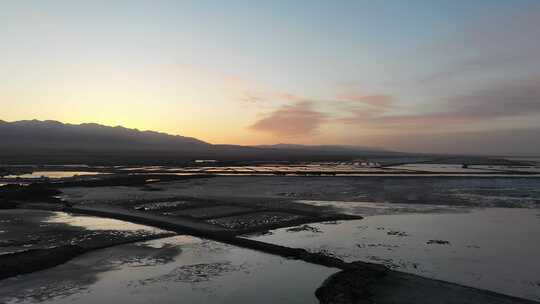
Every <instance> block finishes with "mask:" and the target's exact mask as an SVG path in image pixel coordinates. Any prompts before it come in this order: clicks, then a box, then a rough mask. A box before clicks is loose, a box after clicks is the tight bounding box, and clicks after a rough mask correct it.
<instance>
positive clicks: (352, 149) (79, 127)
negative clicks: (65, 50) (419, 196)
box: [0, 120, 403, 163]
mask: <svg viewBox="0 0 540 304" xmlns="http://www.w3.org/2000/svg"><path fill="white" fill-rule="evenodd" d="M0 143H1V147H2V149H1V150H0V163H12V162H34V161H36V160H38V159H39V160H40V162H43V161H49V162H52V163H56V162H59V161H62V162H64V163H65V162H66V161H74V162H80V161H82V162H130V163H131V162H145V163H148V162H177V161H185V160H189V159H220V160H265V161H268V160H276V161H279V160H304V159H305V160H337V159H340V160H341V159H352V158H358V157H363V156H367V155H382V156H390V155H395V154H399V155H403V154H401V153H397V152H389V151H384V150H380V149H375V148H368V147H357V146H339V145H328V146H324V145H319V146H306V145H295V144H277V145H260V146H239V145H214V144H210V143H207V142H204V141H202V140H199V139H196V138H192V137H185V136H179V135H170V134H166V133H160V132H154V131H139V130H137V129H128V128H124V127H121V126H117V127H109V126H103V125H99V124H94V123H85V124H64V123H61V122H58V121H51V120H46V121H40V120H23V121H15V122H5V121H1V120H0Z"/></svg>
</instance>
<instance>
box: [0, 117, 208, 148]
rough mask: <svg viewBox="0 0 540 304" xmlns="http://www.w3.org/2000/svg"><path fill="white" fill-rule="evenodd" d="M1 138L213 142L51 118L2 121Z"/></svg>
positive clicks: (106, 144)
mask: <svg viewBox="0 0 540 304" xmlns="http://www.w3.org/2000/svg"><path fill="white" fill-rule="evenodd" d="M0 140H1V142H2V145H3V146H4V147H10V148H29V149H36V148H46V149H51V150H55V149H84V150H125V149H128V150H200V149H204V148H208V147H209V146H210V144H208V143H206V142H204V141H201V140H198V139H195V138H192V137H184V136H174V135H169V134H166V133H159V132H153V131H139V130H137V129H127V128H124V127H120V126H118V127H107V126H103V125H99V124H94V123H88V124H80V125H74V124H63V123H61V122H58V121H51V120H47V121H39V120H23V121H16V122H11V123H9V122H4V121H0Z"/></svg>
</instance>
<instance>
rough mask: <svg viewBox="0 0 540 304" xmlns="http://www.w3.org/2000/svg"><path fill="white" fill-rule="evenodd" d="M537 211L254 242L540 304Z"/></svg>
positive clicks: (356, 226) (314, 231)
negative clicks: (366, 263) (364, 263)
mask: <svg viewBox="0 0 540 304" xmlns="http://www.w3.org/2000/svg"><path fill="white" fill-rule="evenodd" d="M537 214H538V210H536V209H517V208H516V209H505V208H492V209H482V210H473V211H471V212H469V213H443V214H394V215H378V216H371V217H367V218H365V219H363V220H357V221H345V222H339V223H321V224H310V227H311V228H310V229H285V228H284V229H277V230H275V231H272V233H271V234H267V235H262V236H261V235H259V236H253V237H252V238H254V239H257V240H260V241H264V242H269V243H275V244H280V245H284V246H293V247H302V248H306V249H308V250H311V251H322V252H326V253H329V254H333V255H336V256H338V257H340V258H343V259H344V260H347V261H355V260H363V261H369V262H374V263H381V264H384V265H386V266H388V267H390V268H393V269H398V270H401V271H406V272H411V273H415V274H419V275H422V276H427V277H432V278H437V279H442V280H447V281H451V282H457V283H461V284H465V285H469V286H474V287H479V288H484V289H490V290H493V291H497V292H502V293H507V294H511V295H515V296H520V297H526V298H529V299H534V300H540V277H539V276H538V274H540V263H539V262H538V257H539V256H540V243H539V242H538V241H537V240H538V236H539V235H540V219H539V218H538V216H537Z"/></svg>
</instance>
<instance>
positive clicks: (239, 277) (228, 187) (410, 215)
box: [0, 176, 540, 303]
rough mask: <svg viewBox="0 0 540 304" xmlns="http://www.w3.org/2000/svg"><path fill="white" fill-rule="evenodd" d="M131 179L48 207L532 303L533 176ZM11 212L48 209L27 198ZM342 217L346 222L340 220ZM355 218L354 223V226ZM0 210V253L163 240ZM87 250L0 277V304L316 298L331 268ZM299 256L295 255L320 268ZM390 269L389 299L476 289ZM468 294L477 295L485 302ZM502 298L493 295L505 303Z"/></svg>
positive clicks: (152, 249) (190, 245)
mask: <svg viewBox="0 0 540 304" xmlns="http://www.w3.org/2000/svg"><path fill="white" fill-rule="evenodd" d="M139 179H140V180H141V181H142V184H141V183H140V181H138V180H139ZM138 180H137V181H136V183H135V184H134V185H131V186H128V185H123V184H122V183H123V181H122V183H119V184H118V185H115V186H106V185H102V184H103V183H101V182H100V183H99V184H91V185H89V186H86V187H75V186H76V183H75V182H71V184H70V185H69V186H66V187H61V186H60V187H59V189H60V191H61V194H60V195H59V196H58V198H59V200H58V201H54V202H50V203H48V206H53V205H54V206H56V207H55V208H58V206H61V207H62V208H63V207H66V206H67V207H68V208H70V210H72V211H79V212H83V213H84V212H87V214H99V215H101V216H116V217H117V218H122V219H124V220H126V219H128V220H133V221H135V222H139V223H144V224H151V223H154V224H156V223H158V224H159V223H160V224H161V226H159V227H165V226H167V227H177V228H178V230H175V231H177V232H181V233H185V231H184V230H182V229H184V228H187V230H188V231H192V232H197V233H201V234H202V235H203V236H204V238H207V237H209V236H210V237H213V236H215V237H216V238H214V240H220V241H222V242H223V241H225V242H227V241H229V240H231V238H234V236H235V235H237V234H242V233H248V232H257V234H256V235H250V236H249V237H250V239H253V240H259V241H264V242H267V243H269V244H279V245H285V246H288V247H295V248H296V247H300V248H305V249H308V250H309V251H311V252H317V253H319V255H318V256H326V257H336V258H339V259H342V260H344V261H346V262H353V261H358V260H359V261H366V262H371V263H377V264H381V265H384V266H386V267H388V268H389V269H395V270H399V271H405V272H408V273H411V274H419V275H421V276H424V277H429V278H436V279H442V280H448V281H452V282H456V283H461V284H465V285H469V286H474V287H480V288H485V289H489V290H492V291H497V292H503V293H506V294H509V295H515V296H520V297H525V298H528V299H532V300H540V278H538V276H537V274H538V273H540V268H539V267H538V265H540V263H538V262H537V257H538V256H540V244H538V242H535V241H534V240H535V236H537V235H538V234H540V211H538V210H539V209H538V207H539V206H540V190H539V189H540V178H535V177H527V178H518V177H493V176H491V177H466V178H464V177H428V176H415V177H406V176H401V177H389V176H387V177H335V176H333V177H319V176H311V177H305V176H303V177H299V176H220V177H211V178H210V177H204V176H203V177H198V178H193V179H192V178H186V179H182V180H176V181H170V182H158V181H155V180H153V179H147V178H146V177H145V176H144V177H141V178H138ZM130 183H131V181H130ZM55 185H57V184H55ZM20 206H26V207H32V208H49V207H47V204H41V205H40V204H39V202H34V201H32V202H26V203H21V204H20V205H19V207H20ZM502 207H504V208H502ZM524 207H526V208H524ZM2 212H4V213H2ZM348 215H353V216H355V217H356V220H347V221H343V220H340V219H343V218H347V217H348ZM358 215H362V216H367V217H366V218H365V219H362V220H358V218H359V217H358ZM0 218H2V219H4V221H3V222H0V239H1V240H7V241H5V242H4V245H5V246H3V247H2V246H1V245H0V249H2V248H3V250H5V252H6V253H9V252H13V251H24V250H29V249H44V248H51V246H52V247H58V246H60V247H61V246H64V245H66V246H70V245H72V244H75V245H76V246H79V247H81V248H87V249H90V250H92V249H97V248H101V247H106V246H110V245H113V244H118V243H121V242H125V241H131V242H133V241H135V240H136V239H135V237H146V236H150V237H156V235H157V234H159V233H165V234H166V232H164V231H160V230H154V231H152V229H150V228H148V227H145V226H139V225H134V224H126V222H121V221H120V222H119V221H114V220H112V222H111V220H104V219H102V218H96V217H88V216H73V215H69V214H66V213H61V212H45V211H25V210H13V209H11V210H4V211H0ZM352 218H353V217H349V219H352ZM317 222H318V223H317ZM516 223H519V224H516ZM2 225H4V226H2ZM132 225H134V226H132ZM276 228H279V229H277V230H276ZM167 229H168V228H167ZM268 229H270V230H271V231H270V232H267V231H266V230H268ZM36 233H37V234H40V235H39V236H38V237H36V236H35V234H36ZM201 234H197V235H199V236H201ZM104 241H106V242H105V244H106V246H102V245H103V244H104ZM232 243H235V242H232ZM229 244H230V243H229ZM238 245H239V246H245V245H246V244H245V243H242V242H239V243H238ZM248 245H250V244H248ZM251 245H252V244H251ZM255 245H257V246H259V245H260V244H255ZM250 248H253V247H250ZM261 249H263V251H264V250H266V249H264V248H262V247H261ZM270 249H271V250H270V251H272V250H276V249H275V248H270ZM90 250H86V251H84V252H79V251H77V252H76V253H77V254H76V255H74V256H71V255H70V256H69V259H66V261H67V260H70V259H71V260H70V261H69V262H68V263H66V264H64V265H60V266H56V267H54V268H50V269H47V270H42V271H40V272H36V273H32V274H26V275H23V276H19V277H16V278H9V279H7V280H3V281H1V282H0V302H7V303H18V302H22V303H26V302H36V301H37V302H45V303H67V302H73V301H77V302H78V303H94V302H97V301H100V300H101V301H107V302H109V301H110V299H112V300H114V301H117V302H121V303H123V302H141V303H143V302H148V301H149V300H150V299H156V301H157V302H172V301H177V300H178V298H180V297H182V299H186V302H188V303H199V302H200V303H204V302H208V301H210V300H212V302H218V303H233V302H234V303H238V302H240V303H247V302H250V303H251V302H257V303H259V302H264V301H267V302H268V303H275V302H287V303H316V302H317V299H316V298H315V290H316V289H317V287H319V286H320V284H321V283H322V281H324V279H325V278H326V277H328V276H329V275H330V274H332V273H336V272H337V271H338V269H337V268H327V267H324V266H320V265H319V266H318V265H312V264H306V263H304V262H302V261H298V260H296V261H292V260H287V259H283V258H281V257H279V256H275V255H268V254H264V253H261V252H256V251H252V250H249V249H241V248H239V247H234V246H231V245H225V244H223V243H218V242H215V241H207V240H203V239H200V238H195V237H189V236H179V237H176V238H173V239H167V240H166V241H153V242H150V243H144V244H143V243H139V244H136V245H134V244H131V245H121V246H116V247H113V248H107V249H100V250H93V251H90ZM281 250H282V249H280V248H278V249H277V251H276V252H278V255H280V254H281V253H279V252H280V251H281ZM85 252H86V253H85ZM266 252H268V251H266ZM82 253H85V254H83V255H80V254H82ZM297 253H298V256H305V255H303V254H302V253H301V252H294V254H295V255H296V254H297ZM298 256H297V257H298ZM1 257H2V255H1V253H0V258H1ZM313 257H314V256H310V257H309V258H302V259H304V260H309V259H311V261H313V262H315V263H319V264H323V265H326V264H324V263H325V262H324V263H323V262H321V260H317V259H315V260H313V259H312V258H313ZM0 264H1V263H0ZM19 264H20V263H19ZM338 264H339V263H338ZM0 266H1V265H0ZM53 266H54V265H53ZM246 269H247V270H246ZM392 273H393V274H392V275H389V276H388V277H389V279H387V280H385V281H381V282H379V283H378V284H380V285H377V286H379V287H381V286H386V285H384V284H387V283H388V284H390V283H389V282H393V283H391V284H390V285H388V286H386V287H385V288H390V286H396V287H395V288H397V289H399V288H401V287H403V288H404V289H403V290H401V289H399V290H401V291H399V290H397V289H396V290H397V291H399V292H397V293H394V295H397V294H400V292H401V295H405V294H408V292H406V291H407V289H408V288H414V286H409V287H407V286H408V285H407V284H413V283H411V282H415V283H414V284H418V288H415V290H417V291H418V292H420V291H422V292H429V293H431V294H433V295H436V294H437V293H438V292H442V291H444V290H450V291H451V290H454V289H456V288H457V289H456V290H458V291H457V293H454V294H452V292H450V293H449V294H448V296H449V297H452V296H456V295H461V296H468V295H471V296H472V298H471V299H473V298H475V297H476V296H478V294H477V293H476V294H475V292H476V291H475V290H471V289H469V290H464V289H463V288H462V287H455V286H454V285H444V284H442V283H436V282H438V281H429V280H422V279H420V278H418V277H406V275H402V274H399V273H394V272H392ZM289 278H290V281H289ZM395 280H397V281H395ZM385 282H386V283H385ZM407 282H409V283H407ZM434 282H435V283H434ZM394 283H395V284H394ZM396 284H397V285H396ZM414 284H413V285H414ZM297 285H298V286H297ZM260 286H264V287H263V288H261V287H260ZM291 286H294V288H291ZM397 286H401V287H399V288H398V287H397ZM422 286H423V287H422ZM452 286H454V287H452ZM421 287H422V288H426V289H424V290H423V289H421ZM460 288H461V289H460ZM374 290H375V289H374ZM388 291H389V289H388V290H386V291H385V292H383V293H382V294H388ZM473 295H474V296H473ZM2 297H3V298H2ZM276 297H278V298H276ZM489 297H496V296H489ZM481 298H482V297H481ZM478 299H480V298H478ZM482 299H483V300H481V301H480V302H478V303H491V302H489V301H488V302H485V298H482ZM386 300H388V301H390V302H384V301H383V302H381V303H392V302H391V299H390V300H389V299H386ZM386 300H385V301H386ZM417 300H418V298H416V299H413V300H411V301H412V302H411V303H417V302H418V301H417ZM442 300H445V301H447V300H450V298H448V299H446V298H445V299H441V301H442ZM392 301H393V300H392ZM505 301H506V300H504V301H502V302H493V303H514V302H513V301H514V300H508V301H509V302H505ZM427 303H429V302H427ZM441 303H443V302H441ZM471 303H475V302H474V301H473V302H471Z"/></svg>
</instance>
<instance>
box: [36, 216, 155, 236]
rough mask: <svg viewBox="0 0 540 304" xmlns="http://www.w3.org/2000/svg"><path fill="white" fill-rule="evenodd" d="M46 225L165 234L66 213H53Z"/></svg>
mask: <svg viewBox="0 0 540 304" xmlns="http://www.w3.org/2000/svg"><path fill="white" fill-rule="evenodd" d="M45 222H46V223H56V224H67V225H70V226H75V227H81V228H85V229H88V230H95V231H105V230H107V231H112V230H114V231H140V230H145V231H148V232H154V233H159V232H164V231H163V230H161V229H157V228H153V227H150V226H144V225H139V224H134V223H130V222H126V221H121V220H115V219H110V218H104V217H97V216H85V215H77V214H71V213H65V212H52V213H51V216H50V217H49V218H47V219H46V220H45Z"/></svg>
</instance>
